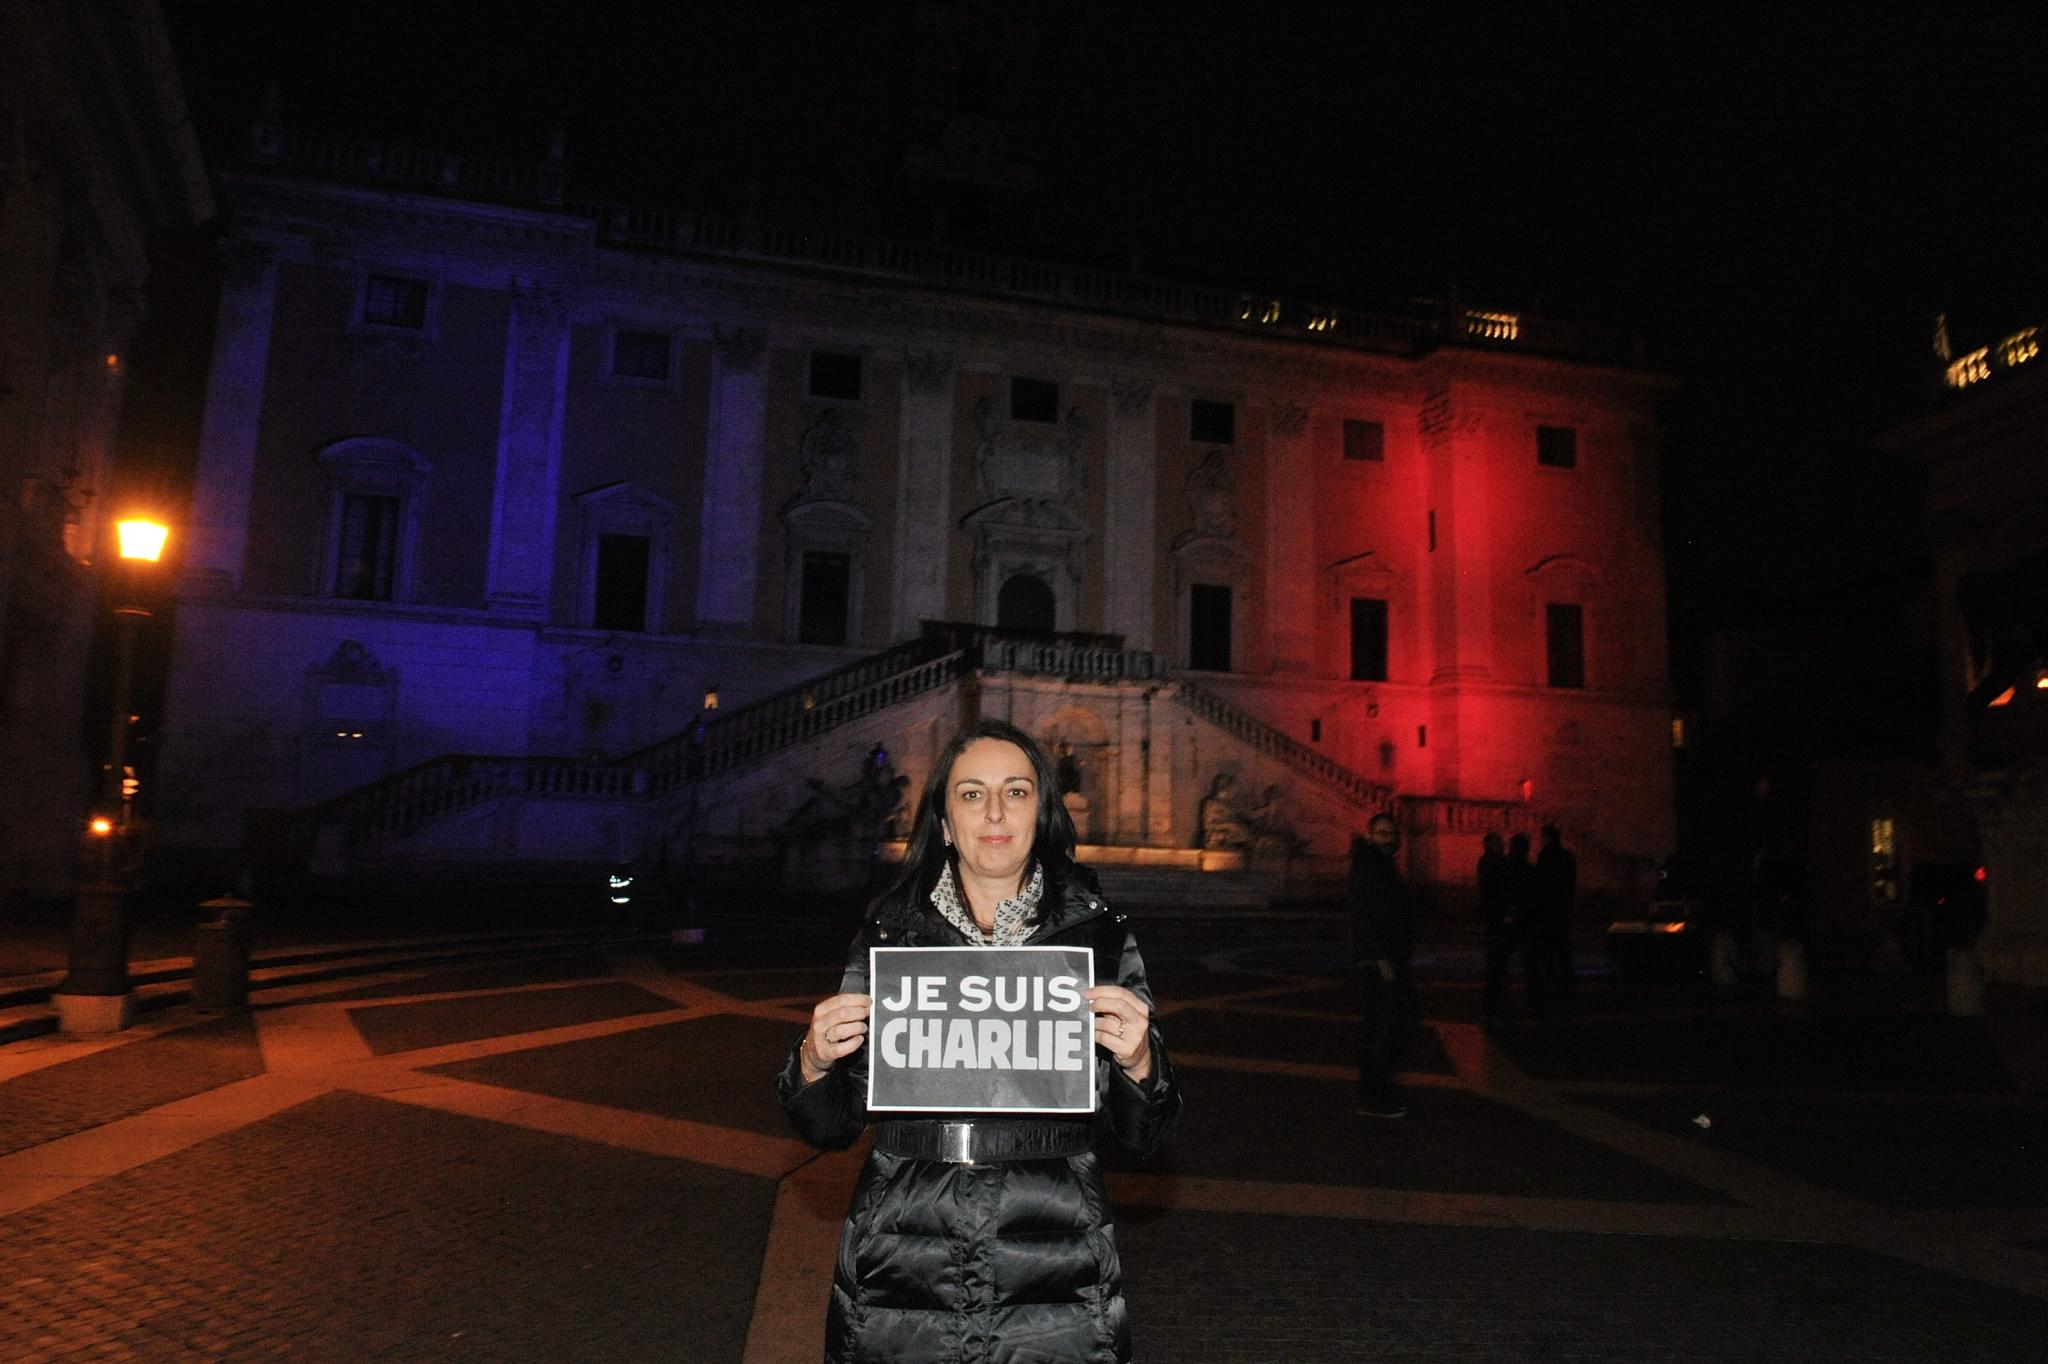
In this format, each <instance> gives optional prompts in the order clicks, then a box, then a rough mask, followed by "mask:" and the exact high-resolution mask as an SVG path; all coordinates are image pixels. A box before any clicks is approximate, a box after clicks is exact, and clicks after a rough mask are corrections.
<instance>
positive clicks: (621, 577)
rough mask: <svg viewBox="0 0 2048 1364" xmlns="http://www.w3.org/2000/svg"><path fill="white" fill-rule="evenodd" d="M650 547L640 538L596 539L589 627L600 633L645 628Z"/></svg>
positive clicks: (628, 536)
mask: <svg viewBox="0 0 2048 1364" xmlns="http://www.w3.org/2000/svg"><path fill="white" fill-rule="evenodd" d="M650 548H651V544H650V542H649V540H648V538H647V537H646V536H644V535H600V536H598V537H597V591H596V595H595V596H594V597H593V599H592V601H591V604H590V623H591V624H592V625H594V626H596V627H597V628H598V629H600V630H645V629H646V628H647V565H648V560H649V554H648V551H649V549H650Z"/></svg>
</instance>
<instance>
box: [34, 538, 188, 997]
mask: <svg viewBox="0 0 2048 1364" xmlns="http://www.w3.org/2000/svg"><path fill="white" fill-rule="evenodd" d="M169 535H170V532H169V529H168V528H167V527H165V526H164V525H162V524H161V523H158V522H155V521H149V520H143V519H133V520H126V521H121V522H119V523H118V524H117V525H116V526H115V536H116V543H117V546H118V549H119V555H120V557H119V566H120V569H119V571H118V572H117V573H115V574H113V575H111V581H110V584H109V585H110V586H111V587H113V588H114V589H115V596H114V628H115V649H116V662H115V670H114V699H113V711H112V714H111V715H110V716H109V717H108V728H107V765H106V770H105V772H104V774H103V776H102V779H101V782H100V793H99V802H98V808H96V809H95V810H94V811H93V813H92V815H91V817H90V818H89V819H88V820H87V822H86V828H85V837H84V842H83V845H82V846H81V848H80V859H79V860H80V863H81V866H80V869H79V870H80V873H81V874H80V877H79V885H78V893H77V897H76V899H75V900H74V902H73V907H72V911H71V953H70V960H69V964H68V970H67V971H66V973H65V976H64V980H63V983H62V984H60V985H59V986H58V987H57V989H56V991H55V992H54V993H53V994H52V996H51V1001H50V1002H51V1003H52V1004H53V1005H55V1006H56V1010H57V1025H58V1027H59V1028H61V1029H62V1030H63V1031H65V1032H69V1033H102V1032H119V1031H120V1030H121V1029H122V1028H125V1027H127V1026H128V1024H129V1022H130V1021H132V1019H133V1017H134V1009H135V994H134V991H133V990H131V989H130V988H129V983H128V916H127V903H126V901H127V896H128V882H129V879H130V877H131V876H132V874H133V872H134V862H135V855H136V853H137V852H138V851H139V850H138V849H137V847H136V844H135V829H134V827H133V824H134V821H133V819H132V817H131V811H130V809H129V803H128V798H127V797H128V792H127V789H126V786H125V782H124V778H125V776H126V774H127V760H128V724H129V721H128V707H129V704H130V700H131V697H130V692H131V689H132V687H133V684H134V676H135V632H136V630H137V628H138V627H139V626H140V624H141V622H142V621H144V620H147V619H148V618H149V615H150V612H149V608H148V607H145V606H142V605H139V604H137V603H136V602H135V601H134V600H133V598H134V596H135V595H137V594H136V593H135V592H134V591H133V589H134V587H135V586H136V578H135V576H134V575H135V573H136V572H137V570H138V569H139V568H140V566H141V565H144V564H154V563H156V562H157V561H158V560H159V559H161V558H162V557H163V551H164V541H165V540H166V539H168V538H169Z"/></svg>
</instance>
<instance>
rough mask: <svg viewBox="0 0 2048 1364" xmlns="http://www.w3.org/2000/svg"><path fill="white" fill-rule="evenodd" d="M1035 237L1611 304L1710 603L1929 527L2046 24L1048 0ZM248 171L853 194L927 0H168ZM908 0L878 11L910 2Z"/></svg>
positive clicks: (2019, 293)
mask: <svg viewBox="0 0 2048 1364" xmlns="http://www.w3.org/2000/svg"><path fill="white" fill-rule="evenodd" d="M1014 8H1025V9H1031V10H1033V11H1035V12H1037V13H1040V14H1042V15H1044V16H1045V18H1044V22H1043V24H1042V26H1041V33H1042V35H1043V46H1042V49H1041V51H1040V52H1039V54H1038V57H1037V62H1036V65H1037V75H1036V76H1035V77H1034V83H1035V86H1036V88H1037V89H1038V90H1039V92H1040V93H1039V96H1038V98H1037V101H1036V105H1035V107H1036V109H1037V122H1036V128H1035V132H1036V135H1037V136H1038V138H1039V139H1040V140H1041V145H1042V148H1043V152H1044V161H1043V166H1042V169H1041V185H1042V189H1041V193H1040V195H1039V203H1038V212H1039V215H1040V217H1039V226H1040V230H1041V231H1042V233H1043V234H1044V235H1046V236H1049V237H1059V238H1063V239H1067V240H1071V241H1074V242H1077V243H1078V244H1079V245H1081V246H1083V247H1085V248H1090V249H1095V250H1102V251H1110V252H1122V251H1125V250H1130V249H1135V250H1137V251H1139V252H1140V253H1142V256H1143V259H1144V260H1145V261H1146V262H1147V264H1148V266H1149V267H1151V268H1157V269H1162V270H1164V269H1167V268H1169V267H1171V266H1173V265H1175V264H1189V265H1197V264H1199V265H1202V266H1204V267H1207V268H1210V269H1212V270H1213V271H1214V272H1215V273H1216V274H1218V275H1219V276H1220V277H1224V278H1232V279H1242V280H1243V281H1244V282H1246V283H1248V284H1249V283H1270V284H1273V285H1276V286H1280V287H1304V286H1315V287H1309V288H1305V289H1304V291H1305V292H1314V291H1316V287H1320V288H1324V289H1327V290H1328V291H1329V292H1331V293H1335V294H1339V295H1340V296H1341V295H1347V294H1348V295H1351V296H1355V297H1361V298H1371V297H1393V298H1399V297H1402V296H1404V295H1408V294H1415V293H1426V294H1431V295H1440V294H1441V293H1442V291H1443V289H1444V288H1445V286H1446V285H1447V284H1450V283H1452V282H1455V283H1456V284H1457V285H1458V287H1459V288H1460V289H1461V291H1462V294H1463V296H1464V297H1465V298H1466V299H1467V300H1468V301H1473V302H1482V301H1484V302H1498V303H1499V304H1501V305H1504V306H1510V307H1515V306H1521V307H1536V308H1539V309H1541V310H1543V311H1548V312H1552V313H1559V314H1564V315H1575V316H1586V317H1592V318H1596V319H1603V320H1611V321H1618V322H1621V323H1624V324H1627V325H1629V326H1631V327H1633V328H1634V329H1636V330H1638V331H1641V332H1643V333H1645V334H1646V335H1647V336H1648V337H1649V338H1650V340H1651V343H1652V346H1653V349H1654V354H1655V355H1656V357H1657V358H1658V360H1659V361H1660V363H1661V364H1662V365H1663V366H1664V367H1665V368H1668V369H1669V370H1671V371H1672V372H1673V373H1675V374H1676V375H1678V376H1679V377H1680V379H1681V380H1682V381H1683V382H1684V385H1685V387H1684V389H1683V391H1682V393H1681V395H1680V396H1679V397H1678V398H1676V399H1674V400H1673V403H1672V405H1671V408H1670V411H1669V413H1668V418H1667V427H1668V458H1667V472H1666V478H1667V483H1668V484H1669V487H1670V496H1669V498H1668V500H1669V501H1671V503H1672V504H1673V515H1672V517H1671V519H1670V551H1671V556H1672V572H1673V581H1674V589H1675V596H1676V598H1677V600H1678V602H1679V604H1680V605H1684V604H1685V603H1686V602H1687V600H1689V599H1690V600H1704V599H1705V598H1706V597H1708V596H1710V595H1711V594H1712V591H1713V590H1714V589H1715V585H1717V584H1719V583H1722V582H1724V581H1732V582H1735V583H1738V584H1745V583H1746V584H1749V585H1753V586H1759V587H1761V586H1766V585H1775V584H1778V583H1781V582H1784V581H1785V580H1787V579H1788V578H1789V579H1790V580H1792V581H1794V582H1802V581H1803V582H1828V581H1834V580H1839V579H1841V578H1843V577H1846V576H1848V575H1850V574H1851V573H1853V572H1855V571H1858V570H1860V569H1861V568H1863V567H1865V566H1867V565H1869V564H1871V563H1874V562H1878V561H1881V560H1882V559H1883V558H1885V557H1886V552H1887V550H1888V549H1889V548H1890V547H1891V546H1893V545H1894V544H1896V543H1898V542H1899V541H1900V540H1901V539H1902V538H1906V537H1909V536H1910V534H1911V530H1912V525H1913V519H1914V518H1913V514H1912V499H1911V496H1910V487H1909V486H1908V485H1907V484H1906V483H1904V482H1902V481H1901V479H1900V477H1899V475H1898V474H1897V472H1896V471H1895V470H1893V469H1892V468H1891V466H1890V464H1889V463H1888V461H1886V460H1885V459H1884V458H1883V457H1881V456H1877V455H1875V454H1873V453H1872V451H1871V448H1870V445H1869V437H1870V435H1871V433H1872V432H1874V431H1875V430H1878V429H1880V428H1881V427H1883V426H1884V425H1885V424H1887V423H1889V422H1892V421H1896V420H1897V419H1899V418H1900V417H1902V416H1904V415H1907V414H1908V413H1910V412H1911V411H1912V410H1913V408H1914V405H1915V404H1916V403H1917V402H1918V401H1920V400H1921V397H1922V390H1921V388H1920V385H1921V383H1922V381H1923V379H1924V376H1925V374H1926V373H1927V371H1928V369H1929V367H1930V365H1931V359H1932V357H1931V354H1930V352H1929V350H1928V341H1929V336H1930V334H1931V319H1932V316H1933V314H1934V313H1936V312H1937V311H1942V310H1948V311H1950V312H1951V314H1952V316H1953V318H1954V327H1955V337H1956V340H1957V342H1958V343H1960V344H1964V345H1969V344H1977V343H1979V342H1981V341H1983V340H1988V339H1990V337H1991V329H1992V328H1994V327H1998V328H2005V327H2009V325H2011V324H2013V323H2016V322H2028V321H2033V320H2035V319H2037V318H2039V317H2040V316H2041V315H2042V314H2043V313H2048V288H2044V284H2048V270H2044V265H2043V259H2042V256H2041V251H2040V244H2041V241H2042V237H2043V233H2042V232H2041V225H2042V222H2043V217H2042V212H2041V210H2042V206H2043V205H2042V199H2043V191H2042V180H2043V177H2042V176H2041V173H2040V169H2039V164H2040V159H2041V158H2040V156H2039V153H2038V151H2037V150H2036V147H2035V142H2036V139H2037V138H2038V136H2039V128H2040V115H2041V102H2040V99H2039V89H2040V83H2039V73H2040V71H2041V70H2042V69H2043V66H2042V60H2041V59H2042V57H2043V56H2044V54H2048V43H2044V41H2043V39H2044V33H2048V21H2044V20H2042V19H2040V18H2034V17H2027V16H2025V15H2022V14H2020V13H2019V12H2017V11H2007V10H2003V9H2000V8H1997V7H1980V8H1979V9H1977V10H1975V11H1971V12H1968V13H1962V14H1956V13H1941V12H1936V11H1935V10H1934V8H1933V7H1923V8H1921V9H1920V10H1918V11H1916V12H1913V13H1910V14H1908V15H1906V16H1904V17H1898V18H1883V19H1880V18H1876V17H1874V15H1873V12H1871V11H1860V12H1859V11H1851V10H1848V9H1842V8H1835V7H1821V8H1818V9H1814V10H1811V11H1805V12H1793V11H1792V10H1791V9H1790V8H1789V7H1783V8H1779V9H1777V10H1774V11H1769V12H1766V11H1754V12H1744V13H1731V12H1730V11H1728V10H1726V9H1723V8H1720V7H1716V8H1714V9H1713V10H1712V11H1707V10H1701V11H1698V12H1692V11H1686V10H1681V9H1680V7H1676V6H1662V5H1660V6H1655V7H1648V6H1641V7H1638V6H1620V5H1616V6H1589V5H1579V6H1570V7H1560V6H1537V5H1525V6H1518V7H1514V8H1511V9H1501V10H1494V9H1491V8H1486V7H1473V8H1465V7H1455V6H1409V7H1402V8H1400V9H1389V10H1386V11H1384V12H1380V11H1367V12H1365V13H1360V7H1357V6H1318V5H1294V6H1288V5H1267V6H1237V7H1230V11H1229V12H1226V13H1221V14H1216V15H1211V16H1209V17H1206V18H1202V17H1194V16H1192V15H1190V14H1188V13H1187V12H1185V10H1184V9H1183V8H1182V7H1174V8H1173V9H1164V8H1159V9H1155V8H1153V7H1150V6H1143V5H1129V6H1119V5H1102V4H1095V5H1078V4H1067V3H1059V2H1057V0H1048V3H1045V4H1040V5H1036V6H1018V7H1014ZM165 9H166V13H167V17H168V19H169V22H170V26H171V33H172V39H173V42H174V44H175V45H176V46H177V47H178V49H179V53H180V58H181V61H182V63H183V65H184V70H185V76H186V81H187V86H188V94H189V97H190V99H191V102H192V104H193V107H194V112H195V117H196V118H197V119H198V121H199V125H200V129H201V133H202V137H203V139H204V140H205V142H206V145H207V149H208V152H209V154H210V155H211V156H212V157H213V158H214V160H215V163H216V164H220V163H221V162H222V161H223V159H224V158H225V157H226V156H228V155H231V154H232V152H233V151H234V149H235V148H236V147H237V146H238V145H239V138H240V134H241V133H242V131H243V130H245V129H246V127H247V125H248V122H249V121H250V119H251V117H252V116H253V114H254V112H255V110H256V107H257V104H258V101H259V99H260V96H261V93H262V89H263V86H264V84H265V82H266V81H268V80H271V79H275V80H276V82H277V83H278V84H279V86H280V87H281V90H282V93H283V97H284V105H285V119H286V121H287V123H294V124H303V125H308V126H317V127H324V128H328V129H332V130H335V131H341V132H362V133H367V134H371V135H376V136H383V137H390V138H404V139H406V140H412V141H418V142H423V143H428V144H434V145H445V146H451V147H458V148H470V149H476V150H485V151H499V152H508V153H518V154H525V155H531V154H534V153H536V152H537V151H538V150H539V149H540V148H541V147H542V146H544V145H545V140H546V133H547V129H548V128H549V127H550V126H551V125H552V124H555V123H560V124H561V125H562V126H564V127H565V128H566V130H567V134H568V139H569V158H570V167H571V174H572V181H573V182H580V183H581V184H582V185H583V186H584V187H585V188H588V189H592V190H601V191H607V192H609V193H611V194H614V195H616V196H619V197H627V198H638V199H645V200H650V201H663V200H674V201H681V202H685V203H696V204H701V205H703V206H706V207H712V208H729V207H734V206H736V205H737V204H738V203H739V202H741V201H742V200H743V198H744V197H745V193H746V190H745V186H746V183H747V181H748V180H749V179H750V178H754V179H758V180H759V181H760V182H761V191H760V192H761V195H762V200H763V202H764V204H766V205H768V206H769V208H770V210H771V212H772V210H773V208H774V207H775V206H776V205H785V206H787V207H788V208H789V209H790V211H794V212H805V211H807V212H818V213H822V212H824V211H825V210H826V209H827V208H828V207H829V206H830V205H832V204H833V203H835V202H838V201H840V200H841V198H842V196H845V195H848V194H853V195H859V194H861V193H862V192H863V191H864V190H866V189H869V188H872V187H873V186H874V185H875V184H877V183H878V182H879V181H880V179H881V178H882V177H883V175H884V174H885V167H886V165H887V164H888V158H887V154H886V153H887V150H888V149H887V147H886V145H885V143H886V138H887V132H888V127H889V121H888V120H889V110H890V107H891V106H890V98H891V95H892V91H893V90H894V89H895V88H896V86H897V84H898V78H899V73H900V70H901V62H900V60H899V53H900V51H901V48H902V43H901V34H902V27H901V19H900V17H896V18H890V17H888V16H891V15H896V14H898V12H899V11H903V10H905V9H906V6H903V5H900V4H898V5H890V6H885V5H846V4H817V3H812V4H786V3H785V4H777V3H757V4H750V5H744V6H740V5H734V6H729V7H711V6H699V5H693V4H671V5H663V6H638V5H621V4H610V3H602V2H601V0H587V2H586V3H582V4H577V5H557V6H550V7H547V8H544V9H543V8H533V7H511V6H505V5H496V6H488V7H485V6H473V5H445V4H443V5H434V4H427V5H421V4H409V5H402V6H399V5H390V4H374V3H361V4H335V5H330V6H326V7H324V8H321V9H319V10H312V9H309V8H304V7H299V6H290V7H287V6H281V5H277V4H274V3H271V2H270V0H165ZM877 16H883V17H881V18H879V19H878V17H877Z"/></svg>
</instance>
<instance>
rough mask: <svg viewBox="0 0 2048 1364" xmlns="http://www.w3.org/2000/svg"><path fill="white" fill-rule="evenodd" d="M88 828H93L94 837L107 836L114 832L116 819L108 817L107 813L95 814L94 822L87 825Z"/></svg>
mask: <svg viewBox="0 0 2048 1364" xmlns="http://www.w3.org/2000/svg"><path fill="white" fill-rule="evenodd" d="M86 828H88V829H90V830H92V836H93V837H94V838H105V837H106V836H107V835H108V834H111V833H112V832H114V821H113V820H111V819H108V818H107V817H106V816H105V815H94V816H93V817H92V823H90V824H88V825H86Z"/></svg>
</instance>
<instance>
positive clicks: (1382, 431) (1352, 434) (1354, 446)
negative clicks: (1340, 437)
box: [1344, 417, 1387, 463]
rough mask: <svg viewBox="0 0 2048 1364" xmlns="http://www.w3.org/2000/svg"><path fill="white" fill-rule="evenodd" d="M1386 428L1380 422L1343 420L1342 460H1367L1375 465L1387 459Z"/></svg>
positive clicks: (1347, 418) (1351, 418)
mask: <svg viewBox="0 0 2048 1364" xmlns="http://www.w3.org/2000/svg"><path fill="white" fill-rule="evenodd" d="M1386 451H1387V428H1386V426H1385V425H1384V424H1383V423H1380V422H1369V421H1360V420H1358V419H1356V418H1354V417H1346V418H1345V419H1344V458H1346V459H1368V460H1372V461H1374V462H1375V463H1377V462H1379V461H1380V460H1383V459H1385V458H1386V457H1387V454H1386Z"/></svg>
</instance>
